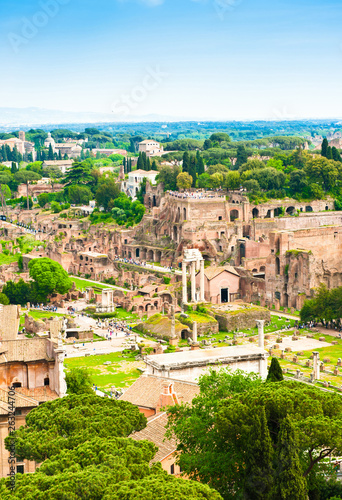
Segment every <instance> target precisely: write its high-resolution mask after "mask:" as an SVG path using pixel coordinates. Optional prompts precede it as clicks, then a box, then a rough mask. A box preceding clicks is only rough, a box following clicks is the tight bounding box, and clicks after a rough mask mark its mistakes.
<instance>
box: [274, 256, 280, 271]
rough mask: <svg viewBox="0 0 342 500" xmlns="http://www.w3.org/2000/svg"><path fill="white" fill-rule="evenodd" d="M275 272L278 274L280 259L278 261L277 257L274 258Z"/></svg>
mask: <svg viewBox="0 0 342 500" xmlns="http://www.w3.org/2000/svg"><path fill="white" fill-rule="evenodd" d="M275 272H276V274H280V259H279V257H276V260H275Z"/></svg>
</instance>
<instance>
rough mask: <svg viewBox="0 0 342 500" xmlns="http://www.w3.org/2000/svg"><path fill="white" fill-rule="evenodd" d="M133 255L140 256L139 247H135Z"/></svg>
mask: <svg viewBox="0 0 342 500" xmlns="http://www.w3.org/2000/svg"><path fill="white" fill-rule="evenodd" d="M135 256H136V257H140V249H139V248H137V249H136V250H135Z"/></svg>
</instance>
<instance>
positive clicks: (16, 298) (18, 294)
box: [2, 278, 32, 306]
mask: <svg viewBox="0 0 342 500" xmlns="http://www.w3.org/2000/svg"><path fill="white" fill-rule="evenodd" d="M2 293H4V294H5V295H6V296H7V297H8V299H9V301H10V304H20V305H21V306H25V305H26V304H27V303H28V302H31V299H32V285H31V284H30V283H27V282H25V281H24V280H23V279H22V278H21V279H20V280H19V281H18V282H17V283H14V282H13V281H7V283H6V285H5V286H4V287H3V289H2Z"/></svg>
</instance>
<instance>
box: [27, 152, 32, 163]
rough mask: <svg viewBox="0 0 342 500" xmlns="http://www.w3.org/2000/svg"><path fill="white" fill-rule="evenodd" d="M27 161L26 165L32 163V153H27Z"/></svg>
mask: <svg viewBox="0 0 342 500" xmlns="http://www.w3.org/2000/svg"><path fill="white" fill-rule="evenodd" d="M27 161H28V163H33V154H32V153H29V154H28V155H27Z"/></svg>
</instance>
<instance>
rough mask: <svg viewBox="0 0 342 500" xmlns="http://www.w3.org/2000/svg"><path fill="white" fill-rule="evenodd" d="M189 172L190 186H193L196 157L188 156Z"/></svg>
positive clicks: (194, 182)
mask: <svg viewBox="0 0 342 500" xmlns="http://www.w3.org/2000/svg"><path fill="white" fill-rule="evenodd" d="M189 174H190V175H191V177H192V186H191V187H195V186H196V179H197V176H196V158H195V157H194V156H191V157H190V167H189Z"/></svg>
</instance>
